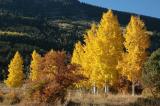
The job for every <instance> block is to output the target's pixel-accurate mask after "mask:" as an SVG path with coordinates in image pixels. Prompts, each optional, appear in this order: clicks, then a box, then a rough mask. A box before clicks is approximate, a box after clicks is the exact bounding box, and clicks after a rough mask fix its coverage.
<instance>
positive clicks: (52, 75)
mask: <svg viewBox="0 0 160 106" xmlns="http://www.w3.org/2000/svg"><path fill="white" fill-rule="evenodd" d="M66 59H67V57H66V54H65V52H55V51H53V50H51V51H50V52H48V53H47V54H46V55H45V56H44V57H43V59H42V62H41V63H40V66H41V67H40V73H39V77H38V79H37V80H36V81H34V82H32V83H31V89H32V92H31V98H32V99H36V100H37V99H39V101H41V102H47V103H55V102H57V101H59V100H62V101H63V99H64V97H65V94H66V90H67V88H68V87H69V86H72V85H73V84H74V83H76V82H79V81H80V80H83V79H84V77H83V75H81V74H78V73H79V71H80V67H79V66H77V65H73V64H68V63H67V60H66Z"/></svg>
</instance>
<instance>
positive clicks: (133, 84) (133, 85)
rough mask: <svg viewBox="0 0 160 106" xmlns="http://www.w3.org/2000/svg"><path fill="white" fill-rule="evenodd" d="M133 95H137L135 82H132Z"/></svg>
mask: <svg viewBox="0 0 160 106" xmlns="http://www.w3.org/2000/svg"><path fill="white" fill-rule="evenodd" d="M132 96H135V83H134V82H132Z"/></svg>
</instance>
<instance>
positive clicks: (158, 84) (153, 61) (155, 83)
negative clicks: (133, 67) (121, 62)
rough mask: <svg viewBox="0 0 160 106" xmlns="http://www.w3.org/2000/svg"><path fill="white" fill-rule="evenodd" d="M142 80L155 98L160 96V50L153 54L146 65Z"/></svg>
mask: <svg viewBox="0 0 160 106" xmlns="http://www.w3.org/2000/svg"><path fill="white" fill-rule="evenodd" d="M142 79H143V83H144V85H145V86H146V87H147V88H149V89H150V90H151V92H152V94H153V96H154V97H157V96H158V95H159V94H160V49H158V50H156V51H155V52H153V53H152V54H151V56H150V57H149V59H148V60H147V62H146V63H145V64H144V69H143V72H142Z"/></svg>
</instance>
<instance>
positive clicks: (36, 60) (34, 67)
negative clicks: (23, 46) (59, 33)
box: [30, 50, 42, 81]
mask: <svg viewBox="0 0 160 106" xmlns="http://www.w3.org/2000/svg"><path fill="white" fill-rule="evenodd" d="M41 61H42V57H41V55H40V54H38V53H37V52H36V51H35V50H34V51H33V53H32V61H31V65H30V71H31V72H30V79H31V80H32V81H34V80H37V78H38V75H39V71H40V63H41Z"/></svg>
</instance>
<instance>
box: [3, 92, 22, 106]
mask: <svg viewBox="0 0 160 106" xmlns="http://www.w3.org/2000/svg"><path fill="white" fill-rule="evenodd" d="M4 103H5V104H9V105H13V104H17V103H20V98H19V97H18V95H17V94H16V93H15V92H10V93H8V94H6V95H5V96H4Z"/></svg>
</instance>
